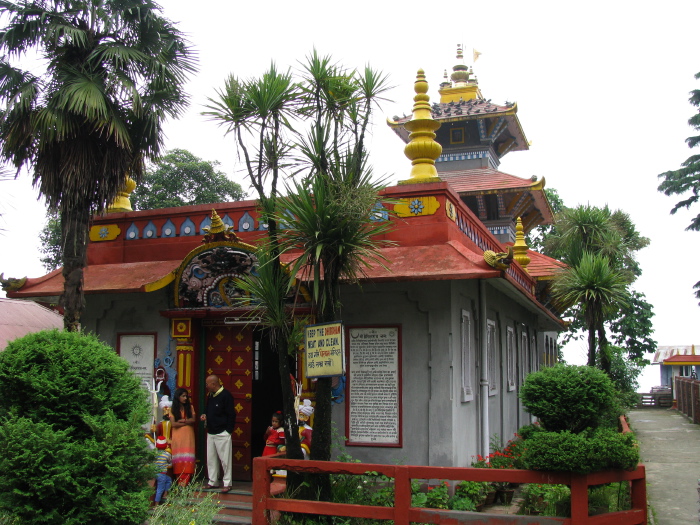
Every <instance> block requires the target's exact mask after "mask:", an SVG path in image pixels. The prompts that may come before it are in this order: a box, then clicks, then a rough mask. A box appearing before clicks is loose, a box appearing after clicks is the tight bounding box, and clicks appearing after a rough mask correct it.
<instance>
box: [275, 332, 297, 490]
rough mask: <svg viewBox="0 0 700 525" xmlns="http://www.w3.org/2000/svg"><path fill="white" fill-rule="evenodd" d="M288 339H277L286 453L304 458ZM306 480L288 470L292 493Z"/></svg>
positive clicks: (291, 456)
mask: <svg viewBox="0 0 700 525" xmlns="http://www.w3.org/2000/svg"><path fill="white" fill-rule="evenodd" d="M287 346H288V343H287V340H286V339H284V340H283V341H279V340H278V341H277V348H276V349H275V350H276V351H277V358H278V359H277V368H278V370H279V374H280V380H281V381H282V385H281V386H282V413H283V414H284V436H285V439H284V441H285V448H286V452H285V455H286V457H287V458H288V459H304V453H303V452H302V451H301V440H300V438H299V424H298V422H297V418H296V414H295V412H294V397H295V394H296V393H295V392H294V390H293V389H292V374H291V372H290V370H289V357H288V355H287ZM303 481H304V478H303V475H301V474H298V473H297V472H292V471H287V489H288V490H289V492H290V493H291V494H296V492H297V491H298V489H299V487H300V485H301V484H302V482H303Z"/></svg>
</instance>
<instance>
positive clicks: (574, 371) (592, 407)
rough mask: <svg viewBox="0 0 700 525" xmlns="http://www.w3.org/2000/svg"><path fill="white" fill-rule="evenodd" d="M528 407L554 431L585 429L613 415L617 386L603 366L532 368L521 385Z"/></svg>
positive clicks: (595, 426) (594, 426)
mask: <svg viewBox="0 0 700 525" xmlns="http://www.w3.org/2000/svg"><path fill="white" fill-rule="evenodd" d="M520 399H522V401H523V405H524V406H525V409H526V410H527V411H528V412H529V413H530V414H532V415H533V416H535V417H537V418H538V419H539V420H540V423H541V424H542V426H543V427H544V428H545V429H546V430H549V431H552V432H563V431H570V432H574V433H578V432H582V431H584V430H585V429H587V428H597V427H598V426H600V425H601V423H603V422H604V421H605V420H606V419H609V418H610V415H611V407H615V406H616V405H617V402H616V390H615V387H614V385H613V383H612V381H611V380H610V378H609V377H608V376H607V374H605V372H603V371H602V370H598V369H597V368H593V367H590V366H571V365H557V366H554V367H549V368H544V369H542V370H540V371H538V372H533V373H532V374H530V375H528V376H527V379H526V380H525V383H524V384H523V386H522V388H521V389H520Z"/></svg>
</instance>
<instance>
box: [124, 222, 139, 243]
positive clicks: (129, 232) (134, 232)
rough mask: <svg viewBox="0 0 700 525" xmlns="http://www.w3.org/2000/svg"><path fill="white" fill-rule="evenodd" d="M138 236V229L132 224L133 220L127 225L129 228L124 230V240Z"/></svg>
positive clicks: (130, 239) (131, 239)
mask: <svg viewBox="0 0 700 525" xmlns="http://www.w3.org/2000/svg"><path fill="white" fill-rule="evenodd" d="M138 238H139V229H138V227H137V226H136V224H134V223H133V222H132V223H131V226H129V229H128V230H126V240H127V241H133V240H135V239H138Z"/></svg>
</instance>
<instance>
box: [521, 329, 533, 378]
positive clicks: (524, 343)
mask: <svg viewBox="0 0 700 525" xmlns="http://www.w3.org/2000/svg"><path fill="white" fill-rule="evenodd" d="M529 356H530V348H529V347H528V336H527V329H526V328H525V327H524V326H523V327H522V331H521V332H520V362H519V363H518V365H519V366H520V384H521V385H522V384H523V383H525V378H526V377H527V374H529V373H530V372H531V371H532V370H528V365H529V364H530V359H529Z"/></svg>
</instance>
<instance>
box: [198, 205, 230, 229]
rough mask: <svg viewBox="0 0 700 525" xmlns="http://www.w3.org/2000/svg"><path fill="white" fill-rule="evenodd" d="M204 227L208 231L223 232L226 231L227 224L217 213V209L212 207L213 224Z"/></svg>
mask: <svg viewBox="0 0 700 525" xmlns="http://www.w3.org/2000/svg"><path fill="white" fill-rule="evenodd" d="M203 229H204V231H205V232H206V233H222V232H224V231H226V225H225V224H224V221H222V220H221V217H219V214H218V213H216V210H214V209H212V210H211V226H206V227H205V228H203Z"/></svg>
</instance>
